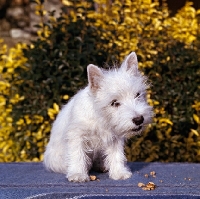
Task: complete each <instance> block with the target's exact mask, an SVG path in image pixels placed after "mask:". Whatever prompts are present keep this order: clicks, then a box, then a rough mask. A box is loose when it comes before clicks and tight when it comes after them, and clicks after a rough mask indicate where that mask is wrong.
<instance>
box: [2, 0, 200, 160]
mask: <svg viewBox="0 0 200 199" xmlns="http://www.w3.org/2000/svg"><path fill="white" fill-rule="evenodd" d="M132 51H135V52H136V54H137V56H138V61H139V67H140V69H141V71H142V72H143V74H144V75H146V76H148V78H149V83H150V84H151V87H150V88H149V89H148V92H147V98H148V102H149V103H150V105H152V106H153V107H154V112H155V117H154V119H153V123H152V124H151V125H149V126H148V127H147V129H146V131H145V132H144V133H143V135H141V136H136V137H133V138H131V139H130V140H128V141H127V143H126V146H125V153H126V156H127V158H128V160H129V161H146V162H151V161H161V162H199V161H200V1H199V0H193V1H184V0H182V1H172V0H163V1H162V0H154V1H153V0H62V1H58V0H49V1H43V0H31V1H30V0H0V162H12V161H36V162H37V161H42V160H43V153H44V150H45V146H46V145H47V143H48V140H49V135H50V129H51V124H52V122H53V121H54V120H55V118H56V115H57V114H58V112H59V110H60V108H61V107H62V105H63V104H65V103H67V101H68V100H69V99H70V98H71V97H72V96H73V95H74V94H75V93H76V92H77V91H78V90H80V89H81V88H83V87H84V86H85V85H86V84H87V73H86V67H87V65H88V64H90V63H93V64H96V65H98V66H100V67H105V68H106V67H108V65H110V66H111V65H113V63H115V64H118V65H119V64H120V62H121V61H122V60H123V59H124V57H125V56H126V55H128V54H129V53H130V52H132ZM106 63H107V64H106Z"/></svg>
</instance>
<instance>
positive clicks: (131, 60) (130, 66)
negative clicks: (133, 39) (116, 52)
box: [121, 52, 138, 75]
mask: <svg viewBox="0 0 200 199" xmlns="http://www.w3.org/2000/svg"><path fill="white" fill-rule="evenodd" d="M121 68H123V69H125V70H126V71H129V72H130V73H132V74H133V75H136V74H137V72H138V60H137V55H136V53H135V52H132V53H130V54H129V55H128V56H127V57H126V58H125V59H124V61H123V63H122V65H121Z"/></svg>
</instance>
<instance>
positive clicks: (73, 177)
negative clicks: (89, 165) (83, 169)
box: [67, 173, 90, 182]
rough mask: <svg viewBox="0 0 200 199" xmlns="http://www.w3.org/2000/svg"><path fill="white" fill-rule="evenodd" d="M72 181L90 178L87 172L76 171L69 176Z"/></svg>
mask: <svg viewBox="0 0 200 199" xmlns="http://www.w3.org/2000/svg"><path fill="white" fill-rule="evenodd" d="M67 179H68V180H69V181H70V182H87V181H90V178H89V176H88V175H87V174H82V173H76V174H73V175H70V176H68V177H67Z"/></svg>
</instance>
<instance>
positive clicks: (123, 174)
mask: <svg viewBox="0 0 200 199" xmlns="http://www.w3.org/2000/svg"><path fill="white" fill-rule="evenodd" d="M105 153H106V158H105V166H106V169H108V170H109V177H110V178H112V179H114V180H120V179H122V180H124V179H127V178H130V177H131V175H132V173H131V172H130V171H129V169H128V168H127V166H126V157H125V155H124V140H122V139H121V140H115V141H114V142H113V143H112V144H110V145H109V146H107V147H106V150H105Z"/></svg>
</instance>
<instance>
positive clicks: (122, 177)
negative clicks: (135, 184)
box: [110, 171, 132, 180]
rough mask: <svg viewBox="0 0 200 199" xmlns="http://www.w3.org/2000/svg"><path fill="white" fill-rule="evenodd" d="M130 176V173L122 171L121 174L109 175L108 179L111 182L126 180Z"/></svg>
mask: <svg viewBox="0 0 200 199" xmlns="http://www.w3.org/2000/svg"><path fill="white" fill-rule="evenodd" d="M131 176H132V173H131V172H130V171H123V172H118V173H115V174H111V175H110V178H112V179H113V180H126V179H128V178H130V177H131Z"/></svg>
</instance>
